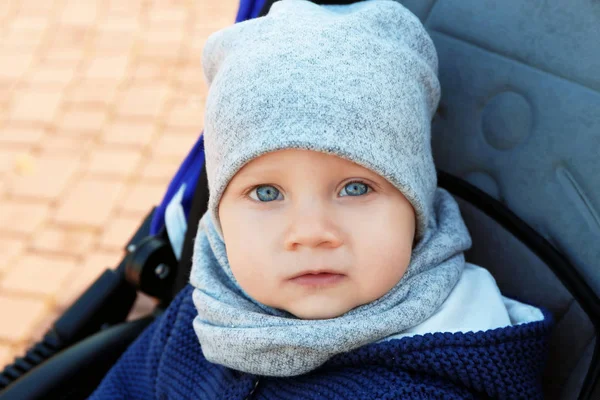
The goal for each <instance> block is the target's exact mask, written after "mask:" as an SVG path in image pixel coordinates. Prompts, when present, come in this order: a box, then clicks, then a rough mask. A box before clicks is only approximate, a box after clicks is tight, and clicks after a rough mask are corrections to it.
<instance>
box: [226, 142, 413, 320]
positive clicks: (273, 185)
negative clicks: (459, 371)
mask: <svg viewBox="0 0 600 400" xmlns="http://www.w3.org/2000/svg"><path fill="white" fill-rule="evenodd" d="M219 218H220V222H221V226H222V229H223V235H224V239H225V244H226V248H227V257H228V259H229V263H230V266H231V270H232V272H233V275H234V276H235V278H236V280H237V281H238V283H239V285H240V286H241V287H242V288H243V289H244V290H245V291H246V293H248V294H249V295H250V296H252V297H253V298H254V299H255V300H257V301H259V302H261V303H263V304H266V305H268V306H271V307H274V308H279V309H282V310H286V311H288V312H290V313H292V314H294V315H295V316H297V317H298V318H302V319H325V318H334V317H338V316H340V315H342V314H344V313H346V312H347V311H349V310H351V309H353V308H355V307H358V306H360V305H362V304H366V303H369V302H372V301H374V300H376V299H378V298H380V297H381V296H383V295H384V294H386V293H387V292H388V291H389V290H390V289H391V288H392V287H394V286H395V285H396V283H398V281H399V280H400V278H402V276H403V275H404V273H405V272H406V269H407V267H408V264H409V262H410V256H411V250H412V243H413V238H414V233H415V214H414V210H413V208H412V206H411V204H410V203H409V202H408V200H406V198H405V197H404V196H403V195H402V194H401V193H400V191H398V190H397V189H396V188H395V187H394V186H392V185H391V184H390V183H389V182H388V181H387V180H385V179H384V178H382V177H381V176H379V175H378V174H376V173H374V172H372V171H370V170H368V169H366V168H363V167H361V166H359V165H357V164H354V163H352V162H350V161H346V160H344V159H341V158H339V157H336V156H332V155H327V154H323V153H318V152H314V151H308V150H281V151H277V152H272V153H268V154H266V155H263V156H261V157H258V158H256V159H254V160H252V161H251V162H249V163H248V164H246V165H245V166H244V167H243V168H242V169H241V170H240V171H239V172H238V173H237V174H236V175H235V177H234V178H233V179H232V180H231V182H230V183H229V186H228V187H227V190H226V191H225V193H224V194H223V197H222V199H221V202H220V206H219ZM320 270H328V271H331V272H335V273H337V274H338V275H330V276H329V277H326V276H322V275H321V276H319V275H309V276H307V277H304V278H298V279H292V278H294V277H295V276H297V275H298V274H301V273H303V272H304V273H307V272H309V271H313V272H316V271H320Z"/></svg>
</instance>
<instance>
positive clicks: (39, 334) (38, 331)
mask: <svg viewBox="0 0 600 400" xmlns="http://www.w3.org/2000/svg"><path fill="white" fill-rule="evenodd" d="M61 316H62V313H61V312H60V311H59V310H57V308H56V307H51V308H50V309H49V310H48V312H47V313H46V314H44V316H43V317H42V318H41V319H40V320H39V321H37V322H36V323H35V324H34V325H33V330H32V332H31V335H30V336H29V338H28V340H27V342H26V343H25V346H26V349H23V350H19V349H15V350H14V351H15V352H18V353H17V354H19V355H20V354H23V353H24V352H26V351H27V349H28V348H30V347H31V346H33V345H34V344H35V343H37V342H39V341H40V340H42V338H43V337H44V335H45V334H46V333H47V332H48V330H49V329H50V328H51V327H52V326H53V325H54V323H55V322H56V320H58V319H59V318H60V317H61Z"/></svg>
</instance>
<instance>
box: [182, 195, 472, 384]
mask: <svg viewBox="0 0 600 400" xmlns="http://www.w3.org/2000/svg"><path fill="white" fill-rule="evenodd" d="M434 213H435V215H436V219H437V221H438V227H437V229H435V230H431V229H429V230H428V231H427V232H426V234H425V236H424V238H423V240H422V241H421V242H420V243H419V244H418V245H417V247H416V248H415V249H414V251H413V254H412V258H411V262H410V265H409V267H408V270H407V272H406V274H405V275H404V276H403V277H402V279H401V280H400V281H399V282H398V283H397V284H396V286H394V287H393V288H392V289H391V290H390V291H389V292H388V293H386V294H385V295H383V296H382V297H381V298H379V299H378V300H376V301H373V302H371V303H368V304H364V305H362V306H359V307H356V308H354V309H352V310H350V311H348V312H347V313H345V314H344V315H342V316H339V317H337V318H331V319H322V320H302V319H298V318H296V317H294V316H293V315H291V314H289V313H288V312H285V311H282V310H278V309H275V308H272V307H268V306H266V305H263V304H261V303H259V302H257V301H255V300H254V299H252V298H251V297H250V296H248V295H247V294H246V293H245V292H244V291H243V289H242V288H241V287H240V286H239V285H238V284H237V282H236V280H235V278H234V276H233V274H232V272H231V268H230V266H229V263H228V261H227V254H226V249H225V244H224V243H223V240H222V239H221V237H220V235H219V233H218V232H217V230H216V227H215V226H214V224H213V223H212V218H210V216H209V215H208V213H207V214H205V215H204V217H203V218H202V219H201V221H200V227H199V230H198V236H197V237H196V242H195V247H194V256H193V264H192V273H191V279H190V281H191V284H192V285H193V286H194V291H193V300H194V305H195V306H196V309H197V310H198V316H196V318H195V319H194V330H195V332H196V335H197V336H198V339H199V341H200V344H201V346H202V352H203V353H204V356H205V357H206V359H207V360H208V361H210V362H213V363H217V364H221V365H225V366H227V367H229V368H233V369H235V370H239V371H244V372H247V373H252V374H257V375H267V376H294V375H300V374H303V373H306V372H309V371H311V370H313V369H315V368H317V367H319V366H320V365H322V364H323V363H325V362H326V361H327V360H328V359H329V358H331V357H332V356H334V355H335V354H338V353H342V352H345V351H350V350H353V349H355V348H358V347H360V346H363V345H365V344H368V343H372V342H376V341H379V340H381V339H383V338H385V337H387V336H391V335H393V334H396V333H399V332H402V331H403V330H405V329H408V328H410V327H412V326H415V325H418V324H419V323H421V322H422V321H424V320H425V319H427V318H428V317H429V316H431V315H432V314H433V312H435V311H436V310H437V309H438V307H439V306H440V305H441V304H442V303H443V302H444V300H446V298H447V296H448V293H449V291H450V290H448V289H452V287H453V286H454V283H455V282H456V281H457V280H458V278H459V277H460V274H461V272H462V270H463V268H464V254H463V252H464V250H465V249H467V248H468V247H469V246H470V244H471V240H470V237H469V234H468V232H467V230H466V227H465V226H464V223H463V221H462V218H461V216H460V211H459V209H458V205H457V204H456V202H455V201H454V199H453V198H452V196H450V194H448V193H447V192H446V191H444V190H443V189H438V190H437V191H436V198H435V201H434ZM449 283H452V286H451V287H450V288H449V286H448V284H449Z"/></svg>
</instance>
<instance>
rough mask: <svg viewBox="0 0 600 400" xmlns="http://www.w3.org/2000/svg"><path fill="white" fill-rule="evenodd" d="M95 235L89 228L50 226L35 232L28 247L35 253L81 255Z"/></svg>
mask: <svg viewBox="0 0 600 400" xmlns="http://www.w3.org/2000/svg"><path fill="white" fill-rule="evenodd" d="M96 237H97V235H96V233H94V232H90V231H89V230H83V229H73V228H70V229H65V228H64V227H56V226H50V227H47V228H45V229H43V230H42V231H41V232H37V233H36V234H35V237H34V238H33V243H32V244H31V247H30V249H31V251H32V252H35V253H40V252H44V253H54V254H61V255H67V256H69V255H70V256H72V255H83V254H85V253H86V252H87V251H88V250H90V249H91V248H92V246H93V244H94V241H95V240H96Z"/></svg>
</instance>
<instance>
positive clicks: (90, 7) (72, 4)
mask: <svg viewBox="0 0 600 400" xmlns="http://www.w3.org/2000/svg"><path fill="white" fill-rule="evenodd" d="M98 14H99V9H98V5H97V4H96V2H95V1H69V2H68V3H67V5H66V7H65V9H64V10H63V13H62V15H61V18H60V21H61V22H62V23H64V24H67V25H86V26H90V25H93V24H94V23H95V22H96V19H97V18H98Z"/></svg>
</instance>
